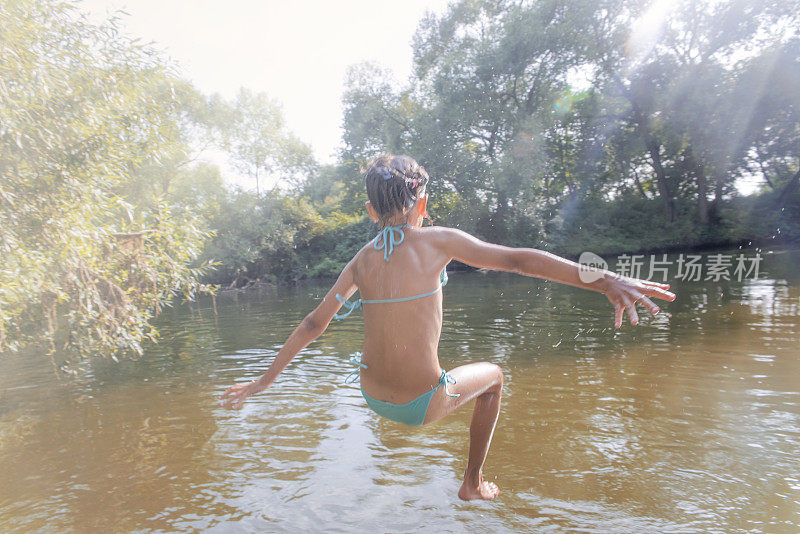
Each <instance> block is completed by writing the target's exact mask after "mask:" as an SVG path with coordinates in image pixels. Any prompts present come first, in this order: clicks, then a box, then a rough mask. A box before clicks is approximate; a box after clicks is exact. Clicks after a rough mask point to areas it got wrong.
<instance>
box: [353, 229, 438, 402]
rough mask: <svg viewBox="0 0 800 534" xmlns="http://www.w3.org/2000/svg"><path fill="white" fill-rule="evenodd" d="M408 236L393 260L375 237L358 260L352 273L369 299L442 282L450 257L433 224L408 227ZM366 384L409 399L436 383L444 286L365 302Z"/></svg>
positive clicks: (372, 390) (376, 393)
mask: <svg viewBox="0 0 800 534" xmlns="http://www.w3.org/2000/svg"><path fill="white" fill-rule="evenodd" d="M403 231H404V239H403V242H402V243H401V244H399V245H396V246H395V248H394V250H393V251H392V253H391V255H390V256H389V261H386V260H385V259H384V252H383V251H382V250H380V251H379V250H375V248H374V247H373V244H374V240H373V241H370V242H369V243H368V244H367V245H366V246H365V247H364V248H362V249H361V251H359V253H358V254H357V255H356V257H355V258H354V261H353V276H354V281H355V285H357V286H358V288H359V291H360V293H361V297H362V298H364V299H367V300H376V299H394V298H403V297H409V296H413V295H420V294H423V293H428V292H430V291H433V290H434V289H436V288H437V287H438V286H439V283H440V282H439V275H440V273H441V271H442V269H443V268H444V267H445V265H447V263H448V262H449V261H450V257H449V256H448V255H447V254H446V253H445V252H444V251H443V250H441V247H440V246H438V244H439V241H440V239H437V237H439V236H438V232H437V229H436V228H435V227H434V228H417V227H406V228H403ZM363 312H364V348H363V362H364V363H366V364H367V365H368V368H366V369H362V371H361V385H362V387H363V389H364V391H366V392H367V393H368V394H369V395H370V396H372V397H374V398H376V399H379V400H383V401H387V402H392V403H395V404H403V403H406V402H408V401H410V400H412V399H414V398H415V397H417V396H418V395H420V394H422V393H424V392H426V391H428V390H429V389H431V388H433V387H435V386H436V384H437V383H438V381H439V377H440V375H441V368H440V367H439V357H438V351H437V349H438V345H439V336H440V335H441V331H442V292H441V291H440V292H438V293H434V294H433V295H430V296H427V297H423V298H419V299H414V300H409V301H406V302H391V303H380V304H377V303H365V304H364V305H363Z"/></svg>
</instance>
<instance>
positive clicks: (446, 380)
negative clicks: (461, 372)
mask: <svg viewBox="0 0 800 534" xmlns="http://www.w3.org/2000/svg"><path fill="white" fill-rule="evenodd" d="M439 383H440V384H444V392H445V394H446V395H447V396H448V397H460V396H461V393H450V392H449V391H447V384H453V385H455V384H456V379H455V378H454V377H453V376H452V375H449V374H447V371H442V377H441V378H439Z"/></svg>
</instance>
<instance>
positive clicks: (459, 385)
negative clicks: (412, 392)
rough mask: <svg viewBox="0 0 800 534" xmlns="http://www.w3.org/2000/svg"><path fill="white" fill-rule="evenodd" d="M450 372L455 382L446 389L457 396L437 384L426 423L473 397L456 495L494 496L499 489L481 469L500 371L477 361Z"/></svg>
mask: <svg viewBox="0 0 800 534" xmlns="http://www.w3.org/2000/svg"><path fill="white" fill-rule="evenodd" d="M449 374H450V375H452V376H453V378H455V379H456V383H455V384H448V391H449V392H450V393H459V394H460V396H459V397H448V396H447V395H446V394H445V392H444V387H440V388H439V390H438V391H437V392H436V393H435V394H434V395H433V398H432V399H431V403H430V404H429V405H428V413H427V414H426V415H425V424H428V423H432V422H434V421H437V420H439V419H441V418H442V417H444V416H446V415H448V414H450V413H452V412H454V411H455V410H457V409H459V408H461V407H462V406H464V405H465V404H467V403H468V402H470V401H471V400H472V399H476V400H475V408H474V410H473V411H472V422H471V423H470V426H469V456H468V459H467V470H466V472H465V474H464V483H463V484H462V485H461V489H459V490H458V496H459V497H461V498H462V499H464V500H470V499H478V498H480V499H493V498H494V497H495V496H497V494H498V493H499V491H500V490H499V489H498V488H497V485H495V484H494V483H491V482H484V481H483V476H482V471H481V470H482V468H483V462H484V461H485V460H486V453H487V452H488V451H489V444H490V443H491V442H492V434H494V426H495V423H497V415H498V414H499V413H500V397H501V395H502V389H503V372H502V370H501V369H500V367H498V366H497V365H494V364H493V363H486V362H480V363H471V364H468V365H462V366H461V367H456V368H455V369H453V370H452V371H449Z"/></svg>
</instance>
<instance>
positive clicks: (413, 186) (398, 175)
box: [364, 154, 428, 226]
mask: <svg viewBox="0 0 800 534" xmlns="http://www.w3.org/2000/svg"><path fill="white" fill-rule="evenodd" d="M364 181H365V182H366V186H367V196H368V197H369V201H370V203H371V204H372V206H373V207H374V208H375V211H376V212H377V213H378V220H379V223H380V225H381V226H386V224H387V223H388V221H389V219H390V218H391V217H392V216H393V215H395V214H396V213H405V211H406V210H408V209H410V208H412V207H414V204H415V203H416V202H417V200H419V198H420V195H421V194H422V192H423V191H424V190H425V185H426V184H427V183H428V173H427V172H425V168H424V167H422V166H421V165H420V164H419V163H417V162H416V161H414V159H413V158H411V157H409V156H393V155H391V154H384V155H382V156H378V157H377V158H375V159H373V160H372V161H371V162H370V163H369V166H368V167H367V173H366V175H365V177H364Z"/></svg>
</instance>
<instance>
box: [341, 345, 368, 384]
mask: <svg viewBox="0 0 800 534" xmlns="http://www.w3.org/2000/svg"><path fill="white" fill-rule="evenodd" d="M348 361H349V362H350V363H352V364H353V365H355V366H356V368H355V370H353V372H351V373H350V374H349V375H347V378H345V379H344V383H345V384H352V383H353V382H355V381H356V380H358V379H359V378H361V375H360V372H361V369H366V368H367V364H365V363H361V353H360V352H356V353H354V354H353V355H352V356H350V358H349V360H348Z"/></svg>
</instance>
